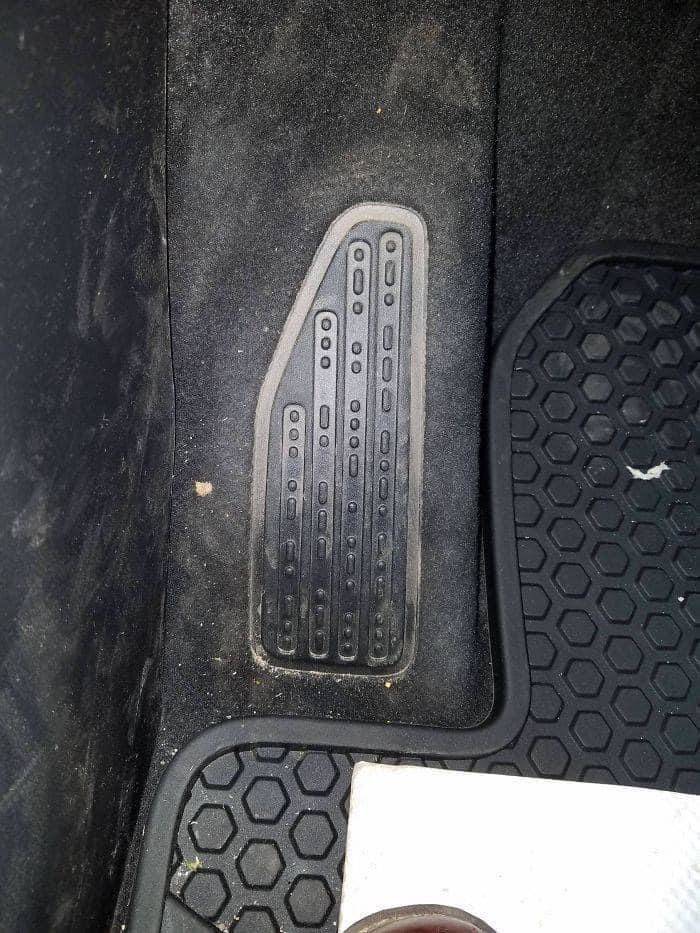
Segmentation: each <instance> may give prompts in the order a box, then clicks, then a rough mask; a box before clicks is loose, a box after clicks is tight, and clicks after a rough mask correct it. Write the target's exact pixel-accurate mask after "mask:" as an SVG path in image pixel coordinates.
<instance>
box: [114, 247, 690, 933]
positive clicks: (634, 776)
mask: <svg viewBox="0 0 700 933" xmlns="http://www.w3.org/2000/svg"><path fill="white" fill-rule="evenodd" d="M699 270H700V257H698V256H697V255H696V254H688V253H684V254H680V253H676V252H672V251H670V250H666V249H661V248H653V247H645V246H636V245H629V244H622V245H621V244H611V245H607V246H603V247H600V248H598V249H596V250H591V251H589V252H587V253H586V254H585V255H583V256H579V257H577V258H575V259H574V260H572V261H571V262H569V263H567V264H566V265H565V266H563V267H562V268H561V270H560V271H559V272H558V273H557V275H555V276H554V277H553V278H552V280H550V281H549V282H548V283H547V284H546V285H545V286H544V287H543V289H542V290H541V291H540V292H539V293H538V295H537V296H536V297H535V298H534V299H533V300H532V301H531V302H529V303H528V304H527V305H526V306H525V308H524V309H523V311H522V312H521V314H520V315H519V316H518V318H517V319H516V320H515V321H514V323H513V324H512V325H511V327H510V329H509V330H508V332H507V333H506V335H505V337H504V340H503V341H502V343H501V345H500V347H499V350H498V352H497V354H496V358H495V361H494V365H493V370H492V377H491V400H490V425H489V470H490V473H489V480H490V487H491V500H490V501H491V512H492V514H491V534H492V540H491V557H492V561H491V563H492V566H493V584H494V590H495V600H494V603H493V608H494V610H495V612H496V617H495V618H494V619H493V622H494V624H496V623H497V625H495V631H496V632H497V633H498V632H500V633H502V634H506V635H507V636H508V637H510V636H512V635H514V634H515V633H520V636H521V637H523V633H526V636H527V645H528V656H529V665H528V664H526V663H525V659H524V658H523V659H522V661H523V663H522V667H521V668H520V669H519V670H516V674H518V675H519V676H520V677H521V678H524V679H527V680H529V681H530V682H531V694H530V707H529V713H528V715H527V718H526V721H525V723H524V725H523V726H522V728H521V729H520V732H519V734H518V736H517V738H515V739H514V740H513V739H512V733H511V734H508V733H507V731H505V730H504V731H503V732H502V733H501V739H500V746H499V748H498V749H495V747H494V745H493V744H491V741H493V742H497V741H498V733H497V732H494V731H492V732H491V733H490V735H489V733H488V729H489V727H488V725H487V726H486V727H485V728H482V729H480V730H474V731H472V732H469V731H461V732H460V731H453V732H449V731H448V730H432V731H431V730H426V729H414V728H409V727H405V728H402V727H397V726H387V727H380V726H365V725H362V724H355V723H348V722H318V721H309V720H300V719H286V720H285V719H258V720H245V721H238V722H231V723H227V724H225V725H222V726H217V727H214V728H213V729H210V730H209V731H208V732H205V733H203V734H202V735H201V736H199V737H198V738H197V739H196V740H195V741H194V742H193V743H191V744H190V745H189V746H188V747H187V748H185V749H184V750H183V751H182V752H181V753H180V754H179V755H178V756H177V758H176V759H175V760H174V762H173V764H172V765H171V766H170V768H169V770H168V772H167V774H166V776H165V777H164V779H163V782H162V784H161V786H160V789H159V791H158V794H157V796H156V800H155V803H154V807H153V811H152V813H151V817H150V820H149V825H148V829H147V832H146V837H145V842H144V850H143V855H142V861H141V866H140V871H139V878H138V884H137V890H136V896H135V901H134V908H133V915H132V920H133V923H132V928H133V929H134V930H136V931H153V933H155V931H158V930H160V928H161V927H160V923H161V913H162V909H163V902H164V898H165V896H166V892H168V891H169V892H170V893H169V895H168V904H169V905H170V907H172V906H173V905H172V904H171V899H172V900H175V901H178V899H182V901H183V902H184V904H185V905H186V908H187V910H190V911H193V912H194V913H195V914H196V915H197V916H198V917H199V918H200V919H202V920H206V922H208V923H217V924H224V925H226V924H229V923H233V922H234V920H235V919H236V918H238V925H237V926H234V929H237V930H238V931H239V933H241V931H245V930H255V931H258V933H259V931H271V930H272V931H274V930H282V929H283V930H302V929H309V928H311V929H331V928H332V924H333V922H334V920H335V919H336V917H337V914H336V913H335V911H337V902H338V897H339V892H340V885H341V878H342V857H343V842H344V834H345V821H346V817H347V813H346V804H347V794H348V789H349V783H350V777H351V772H352V767H353V765H354V763H355V762H356V761H358V760H360V759H366V758H371V759H373V760H388V761H392V762H396V761H398V760H408V759H398V758H396V757H395V756H396V755H397V754H399V755H402V754H404V753H406V752H413V753H418V754H419V755H420V754H423V755H430V753H431V752H432V754H438V755H442V756H443V760H439V759H422V761H423V763H424V764H427V765H432V766H438V767H451V768H457V769H466V770H468V769H472V770H478V771H491V772H500V773H514V774H523V775H532V776H539V777H560V778H567V779H574V780H588V781H613V782H619V783H626V784H636V785H641V786H650V787H657V788H668V789H674V790H677V791H686V792H698V791H700V764H699V763H698V756H697V751H698V747H699V744H700V733H699V731H698V721H697V705H698V700H699V699H700V696H699V693H700V691H699V687H700V669H699V666H698V664H699V658H698V648H699V647H700V640H699V636H698V626H699V625H700V571H699V569H698V566H697V556H698V550H697V533H698V524H697V523H698V511H699V506H700V501H699V493H698V490H699V486H700V482H699V479H698V472H699V470H698V463H697V458H696V450H697V431H698V425H697V412H698V404H699V401H700V397H699V393H700V373H699V369H698V367H699V366H700V296H699V294H698V284H699V282H700V271H699ZM509 439H510V440H509ZM664 464H665V466H663V465H664ZM650 471H651V472H650ZM639 473H641V474H642V475H643V476H648V477H649V478H640V477H639V475H638V474H639ZM504 647H505V648H506V649H508V644H507V643H506V644H505V646H504ZM505 658H506V662H508V653H507V650H506V654H505ZM513 659H514V656H512V655H511V658H510V663H512V662H513ZM514 721H515V720H514V719H511V720H510V724H511V725H512V724H513V723H514ZM502 722H503V720H502ZM518 727H520V724H519V723H518ZM487 736H488V737H489V743H488V745H487V746H483V745H482V748H481V749H479V748H478V745H479V742H483V741H484V739H485V737H487ZM470 749H473V751H470ZM460 755H462V756H464V757H462V758H461V760H444V759H445V758H447V759H450V758H457V757H458V756H460ZM468 755H472V756H474V755H479V756H480V757H471V758H467V757H466V756H468ZM420 760H421V759H412V760H411V763H416V762H417V761H420ZM178 902H179V901H178ZM170 907H169V912H168V917H169V916H170V914H171V913H172V910H170ZM173 909H175V908H173Z"/></svg>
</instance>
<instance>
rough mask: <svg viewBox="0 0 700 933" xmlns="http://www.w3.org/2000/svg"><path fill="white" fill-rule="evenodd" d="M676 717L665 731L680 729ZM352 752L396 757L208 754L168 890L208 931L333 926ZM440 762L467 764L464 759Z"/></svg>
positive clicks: (272, 751)
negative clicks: (211, 758) (210, 758)
mask: <svg viewBox="0 0 700 933" xmlns="http://www.w3.org/2000/svg"><path fill="white" fill-rule="evenodd" d="M550 703H551V700H550V698H548V697H546V696H544V695H543V696H542V698H541V701H540V707H541V709H542V712H543V713H544V714H545V715H549V716H552V715H554V716H556V709H552V708H551V706H548V704H550ZM545 709H547V712H545ZM680 725H681V728H678V727H677V726H676V725H675V724H674V728H673V729H672V730H671V731H672V732H673V734H674V736H676V734H678V735H681V736H683V735H685V733H684V727H683V724H680ZM684 741H686V742H687V739H684ZM544 751H546V749H545V750H544ZM360 760H364V761H379V760H383V761H387V762H389V763H392V764H393V763H397V761H398V759H396V758H395V757H388V756H385V757H383V758H380V757H379V756H377V755H369V754H361V753H355V752H352V751H347V750H338V751H335V750H334V751H324V750H323V749H298V748H289V747H286V746H274V747H267V746H266V747H263V746H252V747H246V748H240V749H235V750H231V751H230V752H227V753H226V754H225V755H221V756H220V757H219V758H217V759H214V761H212V762H210V763H209V764H207V766H206V767H205V768H204V769H203V770H201V771H200V772H199V773H198V774H197V775H196V776H195V779H194V782H193V783H192V784H191V789H190V791H189V795H188V797H187V800H186V801H185V803H184V809H183V811H182V816H181V819H180V825H179V829H178V832H177V841H176V844H175V847H174V853H173V860H172V866H171V875H170V893H171V894H173V895H174V896H175V897H178V898H180V899H181V900H182V901H183V902H184V903H185V904H186V905H187V907H189V908H190V910H192V911H194V912H195V913H196V914H198V915H199V916H200V917H201V918H202V919H203V920H207V921H210V922H211V923H212V924H213V927H214V929H219V930H232V931H233V930H235V931H238V933H244V931H245V933H271V931H272V933H280V931H286V933H291V931H296V930H329V929H334V928H335V926H337V920H338V907H339V898H340V886H341V882H342V866H343V858H344V851H345V833H346V825H347V805H348V798H349V794H350V778H351V776H352V769H353V766H354V765H355V763H356V762H357V761H360ZM405 760H406V761H410V762H411V763H412V764H429V765H432V766H438V767H445V766H446V765H445V763H443V762H435V761H430V762H428V761H423V760H422V759H405ZM450 767H459V768H463V769H468V768H469V767H470V762H467V761H464V762H451V763H450ZM231 775H233V783H231Z"/></svg>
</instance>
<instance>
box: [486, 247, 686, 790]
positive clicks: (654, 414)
mask: <svg viewBox="0 0 700 933" xmlns="http://www.w3.org/2000/svg"><path fill="white" fill-rule="evenodd" d="M699 321H700V274H699V273H698V271H697V270H694V269H681V268H674V267H672V266H654V265H648V264H637V263H633V262H630V263H615V262H603V263H598V264H597V265H595V266H592V267H591V268H589V269H588V270H586V271H585V272H584V273H583V274H582V275H581V276H580V277H579V278H578V279H577V280H576V281H575V282H573V283H572V284H571V285H570V286H569V288H568V289H567V290H566V291H565V292H564V293H563V294H562V295H561V297H560V298H559V299H558V300H557V301H556V302H555V303H554V304H553V305H552V306H551V307H550V308H549V309H548V310H546V311H545V312H544V314H543V315H542V316H541V317H540V319H539V320H538V321H537V322H536V323H535V324H534V325H533V326H532V328H531V329H530V332H529V333H528V334H527V336H526V337H525V339H524V340H523V342H522V344H521V346H520V348H519V350H518V351H517V354H516V358H515V360H514V363H513V373H512V386H511V423H512V425H515V429H514V430H512V431H511V437H512V451H513V469H512V473H513V480H514V485H513V494H514V506H515V508H514V513H515V531H516V538H517V550H518V562H519V570H520V586H521V594H522V605H523V615H524V623H525V629H526V635H527V646H528V653H529V660H530V671H531V681H532V700H531V709H530V715H529V717H528V720H527V722H526V724H525V727H524V729H523V731H522V733H521V735H520V736H519V738H518V739H517V740H516V741H515V742H514V743H513V744H512V746H511V747H510V748H509V749H507V750H503V751H501V752H498V753H497V754H495V755H491V756H489V757H488V758H485V759H480V760H479V761H477V762H476V763H475V765H474V767H475V769H476V770H480V771H482V770H498V771H500V770H503V769H504V768H507V769H508V770H509V771H510V773H519V774H527V775H534V776H537V775H539V776H546V777H565V778H569V779H574V780H592V781H601V780H605V781H616V782H619V783H623V784H641V785H644V784H646V785H650V784H653V785H654V786H656V787H664V788H669V789H675V790H681V791H694V792H700V761H699V760H698V748H699V746H700V733H699V727H700V718H699V713H698V706H699V703H700V689H699V686H700V678H699V677H698V668H697V666H696V664H695V663H694V661H693V651H694V645H695V646H697V644H698V636H699V635H700V611H699V610H700V596H699V595H698V594H699V593H700V564H699V558H700V547H699V545H700V540H699V538H698V532H699V529H700V524H699V517H700V478H699V473H700V467H699V461H698V440H699V439H700V437H699V433H698V431H699V426H700V425H699V418H698V416H699V414H700V352H699V351H700V346H699V344H698V339H697V335H698V328H699V323H698V322H699ZM524 387H526V388H527V392H524V391H523V388H524ZM533 421H534V422H535V424H536V427H535V429H533V428H532V422H533ZM524 424H527V425H528V426H529V428H528V431H527V433H525V432H523V431H522V430H520V426H521V425H524ZM662 463H665V464H666V467H664V468H663V471H662V473H661V475H660V476H659V477H658V478H657V479H651V480H643V479H638V478H635V475H634V473H633V472H632V470H633V469H634V470H641V471H645V470H648V469H649V468H650V467H653V466H655V465H659V464H662Z"/></svg>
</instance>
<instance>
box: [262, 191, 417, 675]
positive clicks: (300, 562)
mask: <svg viewBox="0 0 700 933" xmlns="http://www.w3.org/2000/svg"><path fill="white" fill-rule="evenodd" d="M426 259H427V253H426V243H425V230H424V227H423V224H422V222H421V221H420V219H419V218H418V217H417V215H415V214H413V213H412V212H410V211H407V210H405V209H402V208H397V207H393V206H391V205H358V206H357V207H356V208H353V209H352V210H351V211H350V212H348V213H346V214H344V215H341V217H340V218H339V219H338V220H337V221H336V222H335V224H334V225H333V227H332V228H331V230H330V231H329V233H328V235H327V236H326V238H325V240H324V241H323V244H322V245H321V247H320V249H319V251H318V253H317V255H316V257H315V259H314V262H313V264H312V266H311V269H310V270H309V274H308V275H307V277H306V280H305V286H304V288H302V291H301V293H300V295H299V297H298V298H297V301H296V303H295V305H294V308H293V310H292V312H291V314H290V317H289V319H288V322H287V326H286V327H285V329H284V331H283V333H282V336H281V338H280V341H279V344H278V347H277V352H276V355H275V359H274V360H273V363H272V365H271V367H270V370H269V372H268V375H267V378H266V380H265V385H264V386H263V390H262V392H261V396H260V403H259V407H258V419H257V425H256V455H255V475H256V477H257V479H258V483H257V484H256V490H255V492H254V499H253V502H254V506H255V503H256V502H257V501H261V502H262V501H264V506H265V507H264V514H263V510H262V509H261V510H259V511H258V512H257V513H256V512H255V509H254V529H253V542H254V545H253V566H254V568H255V573H254V577H253V591H254V596H253V601H252V614H253V627H254V630H255V632H256V641H257V646H258V649H259V651H261V652H263V653H265V654H266V655H267V656H268V657H269V658H271V659H273V661H274V663H277V664H280V663H281V664H284V665H291V666H297V667H298V666H300V665H301V666H304V667H315V668H321V669H324V668H336V669H340V670H345V671H348V670H352V671H353V672H355V673H357V672H363V671H375V672H379V671H384V670H390V669H394V670H396V669H397V668H398V667H405V666H406V664H407V663H408V662H409V660H410V656H411V653H412V644H413V637H414V627H415V626H414V622H415V617H416V611H417V573H418V555H419V547H420V540H419V537H418V536H417V529H418V512H419V503H418V497H419V494H420V487H419V475H420V459H421V443H422V417H423V416H422V379H423V343H424V297H423V285H422V283H424V282H425V276H426Z"/></svg>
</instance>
